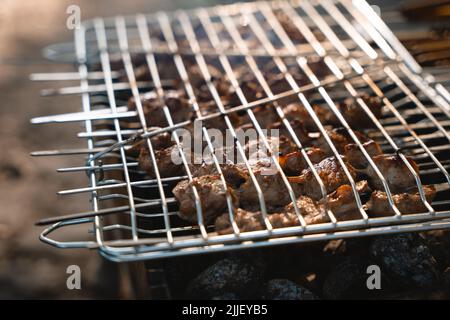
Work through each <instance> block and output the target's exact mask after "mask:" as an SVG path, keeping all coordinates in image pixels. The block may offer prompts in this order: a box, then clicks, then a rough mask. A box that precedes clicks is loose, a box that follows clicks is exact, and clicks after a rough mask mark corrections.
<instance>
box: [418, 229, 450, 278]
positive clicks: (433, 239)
mask: <svg viewBox="0 0 450 320" xmlns="http://www.w3.org/2000/svg"><path fill="white" fill-rule="evenodd" d="M421 235H422V236H423V237H424V238H425V240H426V241H427V245H428V246H429V248H430V250H431V253H432V255H433V257H435V259H436V261H437V262H438V264H439V268H440V269H441V270H444V269H445V268H446V267H450V232H449V231H448V230H436V231H429V232H426V233H423V234H421Z"/></svg>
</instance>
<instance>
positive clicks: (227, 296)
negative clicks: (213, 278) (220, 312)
mask: <svg viewBox="0 0 450 320" xmlns="http://www.w3.org/2000/svg"><path fill="white" fill-rule="evenodd" d="M211 300H241V298H240V297H239V296H238V295H237V294H236V293H232V292H225V293H223V294H221V295H218V296H215V297H213V298H212V299H211Z"/></svg>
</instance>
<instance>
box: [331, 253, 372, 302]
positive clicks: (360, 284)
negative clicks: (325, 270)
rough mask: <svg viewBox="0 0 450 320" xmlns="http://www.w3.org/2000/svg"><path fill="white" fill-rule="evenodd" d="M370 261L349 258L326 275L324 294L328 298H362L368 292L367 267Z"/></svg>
mask: <svg viewBox="0 0 450 320" xmlns="http://www.w3.org/2000/svg"><path fill="white" fill-rule="evenodd" d="M368 265H370V263H364V262H363V261H362V260H361V259H356V258H347V259H346V260H344V261H343V262H341V263H340V264H338V265H337V266H336V267H335V268H334V269H333V270H332V271H331V272H330V273H329V274H328V276H327V277H326V279H325V281H324V285H323V296H324V298H326V299H352V298H361V296H362V295H365V294H367V293H368V289H367V286H366V281H367V277H368V275H367V273H366V268H367V266H368Z"/></svg>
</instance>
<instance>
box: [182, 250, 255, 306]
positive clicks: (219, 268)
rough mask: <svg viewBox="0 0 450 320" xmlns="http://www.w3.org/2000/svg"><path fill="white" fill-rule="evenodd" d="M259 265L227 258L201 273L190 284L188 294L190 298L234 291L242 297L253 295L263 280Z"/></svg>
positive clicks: (240, 259) (210, 296)
mask: <svg viewBox="0 0 450 320" xmlns="http://www.w3.org/2000/svg"><path fill="white" fill-rule="evenodd" d="M262 276H263V272H262V270H261V269H260V268H259V267H258V265H255V264H252V263H250V262H248V261H246V260H244V259H242V258H235V257H231V258H226V259H223V260H220V261H218V262H216V263H215V264H213V265H211V266H210V267H209V268H207V269H206V270H204V271H203V272H202V273H200V274H199V275H198V276H197V277H196V278H195V279H193V280H192V281H191V282H190V284H189V285H188V288H187V291H186V296H187V297H188V298H190V299H193V298H200V299H210V298H212V297H217V296H220V295H222V294H225V293H229V292H233V293H235V294H237V295H239V296H241V297H244V298H245V297H249V296H251V295H252V294H253V293H254V292H255V291H256V290H257V289H258V285H259V283H260V282H261V280H262Z"/></svg>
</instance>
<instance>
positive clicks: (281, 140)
mask: <svg viewBox="0 0 450 320" xmlns="http://www.w3.org/2000/svg"><path fill="white" fill-rule="evenodd" d="M266 140H267V142H268V144H269V146H270V148H271V149H272V151H273V154H274V155H278V154H282V155H283V154H288V153H290V152H293V151H295V150H297V149H298V148H297V146H296V145H295V144H293V143H292V141H291V140H290V139H289V138H286V137H285V136H283V135H282V136H279V137H277V136H269V137H266ZM244 151H245V155H246V156H247V157H248V159H254V160H256V159H261V158H262V159H263V158H267V157H268V156H270V153H269V150H267V148H266V145H265V143H264V141H263V139H262V138H258V139H253V140H250V141H248V142H247V143H246V144H245V147H244ZM238 155H239V156H240V154H238ZM239 159H240V158H239ZM242 160H243V159H242Z"/></svg>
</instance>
